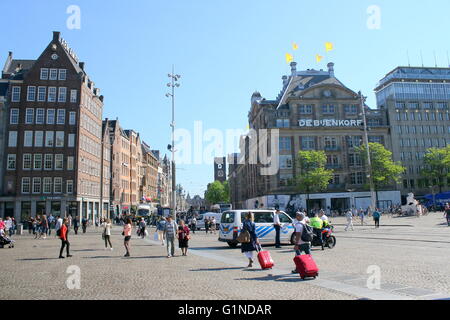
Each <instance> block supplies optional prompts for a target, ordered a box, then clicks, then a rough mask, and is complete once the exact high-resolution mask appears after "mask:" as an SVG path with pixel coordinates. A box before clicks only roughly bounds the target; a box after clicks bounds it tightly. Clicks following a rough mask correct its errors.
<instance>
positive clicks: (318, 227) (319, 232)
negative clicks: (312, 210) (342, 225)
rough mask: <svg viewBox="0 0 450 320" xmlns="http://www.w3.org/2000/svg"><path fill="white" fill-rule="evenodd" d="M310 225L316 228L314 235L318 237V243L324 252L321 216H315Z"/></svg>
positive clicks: (310, 220)
mask: <svg viewBox="0 0 450 320" xmlns="http://www.w3.org/2000/svg"><path fill="white" fill-rule="evenodd" d="M309 225H310V226H311V227H313V228H314V230H313V231H314V234H315V235H316V236H317V239H318V240H317V242H318V243H320V245H321V246H322V250H324V246H323V241H322V228H323V220H322V219H320V218H319V214H318V213H316V214H314V217H313V218H311V219H309Z"/></svg>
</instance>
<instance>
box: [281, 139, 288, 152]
mask: <svg viewBox="0 0 450 320" xmlns="http://www.w3.org/2000/svg"><path fill="white" fill-rule="evenodd" d="M280 151H291V138H290V137H280Z"/></svg>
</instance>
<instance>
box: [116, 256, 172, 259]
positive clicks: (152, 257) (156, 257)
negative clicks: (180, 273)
mask: <svg viewBox="0 0 450 320" xmlns="http://www.w3.org/2000/svg"><path fill="white" fill-rule="evenodd" d="M118 258H124V259H167V257H166V256H148V257H118ZM175 258H176V257H175Z"/></svg>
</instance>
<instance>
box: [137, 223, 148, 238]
mask: <svg viewBox="0 0 450 320" xmlns="http://www.w3.org/2000/svg"><path fill="white" fill-rule="evenodd" d="M146 226H147V224H146V223H145V221H144V218H141V221H140V222H139V235H140V236H141V238H142V239H144V237H145V227H146Z"/></svg>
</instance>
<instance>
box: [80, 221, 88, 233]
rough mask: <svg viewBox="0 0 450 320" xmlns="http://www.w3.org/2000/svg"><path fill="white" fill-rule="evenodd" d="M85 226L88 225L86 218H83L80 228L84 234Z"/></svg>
mask: <svg viewBox="0 0 450 320" xmlns="http://www.w3.org/2000/svg"><path fill="white" fill-rule="evenodd" d="M87 225H88V220H87V219H86V218H83V219H82V220H81V228H82V229H83V233H86V229H87Z"/></svg>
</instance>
